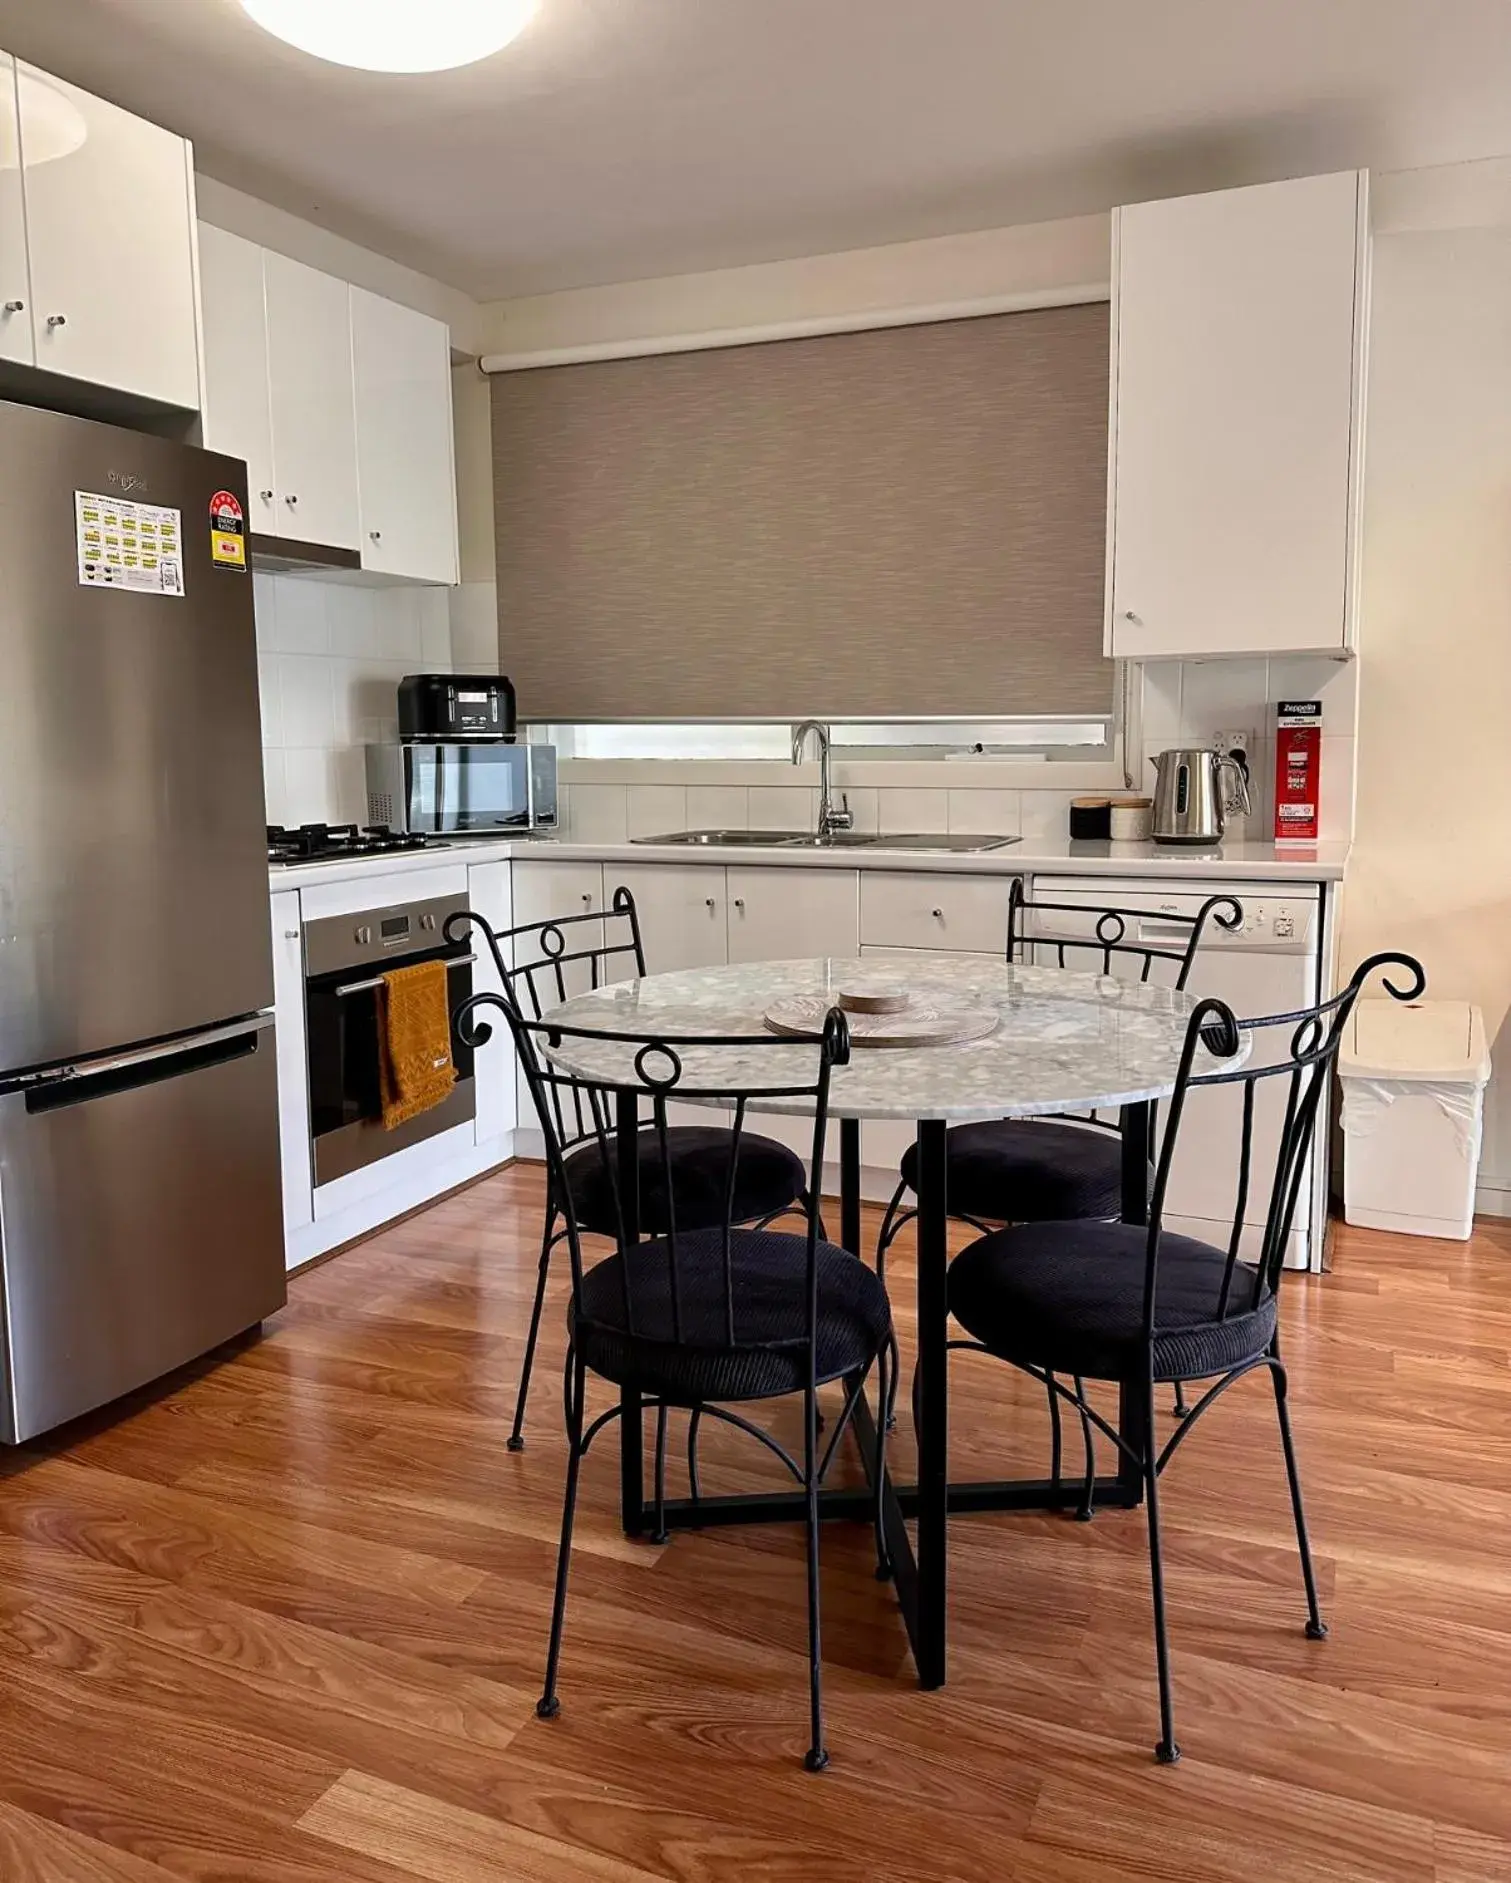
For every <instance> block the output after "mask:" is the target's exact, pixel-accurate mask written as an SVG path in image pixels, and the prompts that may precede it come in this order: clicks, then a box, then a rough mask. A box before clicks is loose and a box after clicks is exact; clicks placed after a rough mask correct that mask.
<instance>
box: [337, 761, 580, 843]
mask: <svg viewBox="0 0 1511 1883" xmlns="http://www.w3.org/2000/svg"><path fill="white" fill-rule="evenodd" d="M556 798H557V793H556V747H555V746H554V745H520V744H516V743H514V741H513V740H502V739H496V740H481V739H479V740H471V739H432V740H423V739H413V740H406V741H405V742H404V743H403V744H401V745H370V746H368V748H367V821H368V822H369V823H370V824H386V825H387V826H388V827H389V829H390V830H397V831H403V832H404V833H405V835H407V836H411V837H507V836H510V835H516V836H517V835H521V834H526V833H529V832H548V831H554V830H555V829H556V809H557V805H556Z"/></svg>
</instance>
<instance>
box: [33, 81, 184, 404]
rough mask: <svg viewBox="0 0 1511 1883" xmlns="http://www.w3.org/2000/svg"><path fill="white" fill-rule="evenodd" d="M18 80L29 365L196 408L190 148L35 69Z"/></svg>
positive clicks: (152, 126)
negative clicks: (32, 356) (32, 355)
mask: <svg viewBox="0 0 1511 1883" xmlns="http://www.w3.org/2000/svg"><path fill="white" fill-rule="evenodd" d="M16 75H17V85H18V90H19V95H20V106H21V111H20V116H21V179H22V188H23V191H24V195H25V204H26V231H27V243H28V248H29V251H30V257H31V298H32V313H33V323H32V326H33V332H34V334H35V337H36V363H37V365H38V366H41V367H45V368H46V369H47V371H48V372H52V373H62V374H65V375H66V376H67V377H69V378H71V379H84V380H88V381H90V382H91V383H92V384H94V385H99V386H112V387H117V388H119V389H120V390H121V391H124V392H131V393H135V394H137V395H139V396H140V397H142V398H146V399H156V400H160V401H162V402H163V403H164V404H166V405H175V406H182V407H185V408H186V409H188V410H191V411H192V410H197V409H198V407H199V394H200V386H199V336H198V322H197V319H196V311H195V304H194V194H193V170H192V155H191V152H190V148H189V146H188V145H187V144H186V143H185V142H184V140H183V139H182V138H180V137H175V136H174V135H173V134H172V132H171V131H165V130H163V129H162V128H161V127H160V126H158V125H155V124H148V123H146V122H145V121H144V120H143V119H141V118H136V117H133V116H132V115H131V114H130V112H127V111H121V110H119V109H118V108H117V107H116V106H115V105H111V104H106V102H105V101H104V100H103V99H101V98H93V97H91V96H90V94H89V93H88V92H85V91H80V90H79V89H78V87H77V86H75V85H68V84H65V82H64V81H63V80H62V79H58V78H53V77H51V76H50V75H49V74H48V73H46V72H39V71H37V70H36V68H35V67H33V66H29V65H25V64H22V63H19V62H18V64H17V66H16ZM3 187H5V186H4V185H0V188H3Z"/></svg>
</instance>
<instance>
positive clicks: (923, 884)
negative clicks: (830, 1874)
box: [860, 870, 1012, 957]
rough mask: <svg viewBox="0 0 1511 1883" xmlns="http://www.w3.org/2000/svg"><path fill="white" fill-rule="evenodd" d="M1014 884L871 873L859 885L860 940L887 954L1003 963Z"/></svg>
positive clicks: (934, 875)
mask: <svg viewBox="0 0 1511 1883" xmlns="http://www.w3.org/2000/svg"><path fill="white" fill-rule="evenodd" d="M1011 881H1012V878H1011V877H1008V876H974V877H972V876H948V875H945V874H944V873H943V872H939V871H933V872H931V871H928V870H876V871H870V870H868V871H866V872H865V873H864V874H863V875H862V876H861V879H860V939H861V941H863V942H865V943H866V944H868V945H875V946H878V947H884V948H931V949H937V950H941V951H942V952H944V953H946V954H981V955H997V956H999V957H1001V956H1003V955H1005V954H1006V952H1007V898H1008V885H1009V884H1010V882H1011Z"/></svg>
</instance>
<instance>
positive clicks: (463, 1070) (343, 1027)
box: [305, 944, 476, 1187]
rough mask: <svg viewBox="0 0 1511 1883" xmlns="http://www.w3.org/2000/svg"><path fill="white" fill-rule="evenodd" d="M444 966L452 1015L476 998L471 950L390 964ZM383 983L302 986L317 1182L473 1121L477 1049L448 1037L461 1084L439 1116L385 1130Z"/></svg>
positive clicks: (338, 979)
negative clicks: (380, 1064)
mask: <svg viewBox="0 0 1511 1883" xmlns="http://www.w3.org/2000/svg"><path fill="white" fill-rule="evenodd" d="M437 959H439V960H444V961H445V962H446V963H447V966H448V969H449V976H448V979H449V985H450V989H451V1008H452V1011H453V1013H454V1012H455V1011H456V1009H457V1007H458V1005H459V1004H460V1003H461V1002H462V1001H464V1000H466V999H467V998H468V997H469V996H470V995H471V993H472V963H473V959H474V957H473V955H472V953H471V951H470V950H469V949H468V948H467V947H466V945H465V944H462V945H461V946H458V947H449V946H442V947H436V948H431V949H428V950H422V951H419V952H416V953H413V954H405V955H404V956H403V957H402V958H401V959H395V960H393V961H391V962H390V963H389V965H390V966H392V967H399V966H403V967H411V966H413V965H414V964H415V963H416V962H420V961H434V960H437ZM380 986H381V977H380V976H379V975H378V974H377V973H376V972H375V971H374V970H373V969H372V968H370V967H355V968H354V967H349V966H348V967H343V968H335V969H332V970H330V971H329V972H326V973H321V974H312V975H309V976H308V977H307V978H306V980H305V1016H306V1023H307V1026H308V1029H309V1073H310V1138H311V1144H312V1148H313V1153H314V1169H315V1183H316V1185H317V1187H318V1186H319V1185H320V1184H326V1183H334V1182H335V1180H336V1179H337V1178H338V1177H347V1176H350V1175H351V1173H352V1172H353V1171H354V1170H361V1169H363V1168H364V1167H365V1166H366V1165H368V1164H375V1163H377V1162H378V1160H379V1159H380V1158H384V1157H391V1156H392V1155H393V1154H394V1152H396V1151H404V1150H407V1149H408V1148H409V1147H410V1145H412V1144H422V1143H424V1142H425V1140H426V1139H427V1138H434V1137H439V1136H440V1134H441V1133H442V1132H443V1131H450V1130H451V1129H452V1128H453V1126H455V1125H463V1124H467V1123H469V1122H470V1121H471V1119H472V1118H473V1117H474V1116H475V1115H476V1097H475V1088H474V1084H473V1067H472V1050H471V1048H470V1047H467V1046H464V1045H463V1044H462V1041H461V1040H460V1039H459V1038H458V1036H457V1033H456V1029H455V1027H453V1028H452V1033H451V1055H452V1059H453V1061H454V1062H455V1065H456V1073H457V1078H456V1084H455V1086H453V1087H452V1090H451V1092H450V1094H449V1096H448V1097H447V1098H446V1099H445V1100H444V1101H443V1103H441V1104H439V1105H437V1106H436V1107H435V1108H434V1110H432V1111H427V1112H421V1113H420V1115H419V1117H417V1118H411V1119H409V1120H408V1121H407V1122H406V1123H404V1124H401V1125H399V1126H397V1127H396V1128H395V1129H394V1130H392V1131H385V1130H384V1129H383V1105H382V1099H381V1096H380V1093H379V1089H378V1028H379V1026H380V1024H381V1008H380V1005H379V997H378V996H379V988H380Z"/></svg>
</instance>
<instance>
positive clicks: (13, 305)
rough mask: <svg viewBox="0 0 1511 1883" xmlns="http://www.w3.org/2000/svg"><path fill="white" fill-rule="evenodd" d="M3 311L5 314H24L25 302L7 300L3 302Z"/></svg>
mask: <svg viewBox="0 0 1511 1883" xmlns="http://www.w3.org/2000/svg"><path fill="white" fill-rule="evenodd" d="M5 311H6V313H7V314H24V313H25V312H26V303H25V301H7V302H6V303H5Z"/></svg>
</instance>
